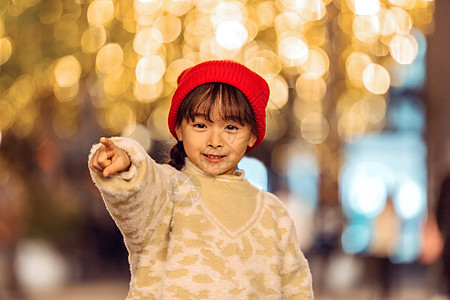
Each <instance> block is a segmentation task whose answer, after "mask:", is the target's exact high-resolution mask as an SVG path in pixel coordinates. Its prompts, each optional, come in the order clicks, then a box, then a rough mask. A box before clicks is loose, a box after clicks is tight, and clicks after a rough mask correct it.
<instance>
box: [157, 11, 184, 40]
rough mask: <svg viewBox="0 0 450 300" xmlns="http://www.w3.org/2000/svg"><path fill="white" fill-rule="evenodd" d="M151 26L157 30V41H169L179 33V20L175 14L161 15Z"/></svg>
mask: <svg viewBox="0 0 450 300" xmlns="http://www.w3.org/2000/svg"><path fill="white" fill-rule="evenodd" d="M153 28H154V29H156V30H158V31H159V34H157V35H156V36H155V39H156V40H157V41H158V42H160V43H170V42H172V41H174V40H175V39H176V38H177V37H178V36H179V35H180V32H181V21H180V19H178V18H177V17H175V16H162V17H160V18H159V19H158V20H156V22H155V23H154V24H153ZM152 32H154V31H152Z"/></svg>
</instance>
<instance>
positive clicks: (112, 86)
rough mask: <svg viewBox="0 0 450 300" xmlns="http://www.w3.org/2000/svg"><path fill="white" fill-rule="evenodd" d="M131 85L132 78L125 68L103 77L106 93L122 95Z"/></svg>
mask: <svg viewBox="0 0 450 300" xmlns="http://www.w3.org/2000/svg"><path fill="white" fill-rule="evenodd" d="M129 86H130V80H129V78H128V76H127V73H126V70H125V69H124V68H118V69H117V70H115V71H113V72H111V73H108V74H106V75H105V77H104V79H103V90H104V91H105V94H106V95H109V96H120V95H122V94H124V93H125V92H126V90H127V88H128V87H129Z"/></svg>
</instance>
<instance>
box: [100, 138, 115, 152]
mask: <svg viewBox="0 0 450 300" xmlns="http://www.w3.org/2000/svg"><path fill="white" fill-rule="evenodd" d="M100 143H102V144H103V145H104V146H105V147H106V150H107V151H112V150H114V149H115V148H116V145H114V143H113V141H111V139H107V138H101V139H100Z"/></svg>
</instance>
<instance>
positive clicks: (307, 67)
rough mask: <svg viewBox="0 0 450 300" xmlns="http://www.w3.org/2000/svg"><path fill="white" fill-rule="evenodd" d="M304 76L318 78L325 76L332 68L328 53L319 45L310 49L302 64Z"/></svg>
mask: <svg viewBox="0 0 450 300" xmlns="http://www.w3.org/2000/svg"><path fill="white" fill-rule="evenodd" d="M300 67H301V70H302V76H305V77H307V78H311V79H316V78H320V77H322V76H324V75H325V74H326V73H327V72H328V69H329V68H330V60H329V58H328V55H327V53H326V52H325V51H324V50H322V49H321V48H319V47H315V46H313V47H311V48H310V49H309V54H308V58H307V59H306V61H305V62H303V63H302V64H301V66H300Z"/></svg>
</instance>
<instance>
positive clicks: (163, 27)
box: [0, 0, 434, 145]
mask: <svg viewBox="0 0 450 300" xmlns="http://www.w3.org/2000/svg"><path fill="white" fill-rule="evenodd" d="M0 11H2V15H1V16H0V66H1V68H2V72H4V73H2V76H1V77H0V88H2V90H1V94H0V130H1V132H2V133H3V134H7V132H6V131H9V130H11V132H12V133H13V134H17V135H18V136H20V137H24V136H28V135H29V134H31V133H32V132H33V130H34V128H35V127H36V126H35V125H36V124H35V123H37V124H40V123H41V120H40V119H39V117H36V112H40V110H41V109H43V108H42V107H41V106H40V105H33V103H39V101H38V100H37V98H39V97H48V96H49V95H52V97H51V98H52V99H54V101H53V102H54V105H56V106H57V108H56V109H55V110H54V111H53V112H51V113H49V117H50V118H51V120H52V122H49V124H51V127H52V128H53V130H54V133H55V135H56V137H58V138H61V139H67V138H71V137H73V136H74V135H76V134H77V132H79V130H80V128H79V121H80V118H81V116H80V107H82V105H81V104H80V103H82V102H83V101H82V99H83V98H84V97H83V92H84V89H86V91H87V92H88V93H89V97H88V98H89V101H90V102H87V103H88V104H89V105H92V106H93V109H94V110H95V114H96V117H97V120H98V123H99V125H100V126H101V127H102V128H103V129H104V130H105V131H107V132H108V133H112V134H120V133H121V132H122V131H123V130H124V129H125V128H128V129H129V130H131V129H130V128H133V129H135V128H137V126H138V123H140V122H145V121H146V120H147V126H148V128H149V129H150V130H151V138H152V139H160V140H165V139H167V138H168V137H170V134H169V133H168V130H167V128H166V127H167V125H166V117H167V112H168V107H169V104H168V103H169V102H170V98H171V96H172V93H173V91H174V89H175V88H176V85H177V77H178V76H179V74H180V73H181V72H182V71H183V70H185V69H186V68H188V67H191V66H193V65H194V64H197V63H200V62H202V61H205V60H210V59H233V60H236V61H239V62H241V63H243V64H245V65H246V66H247V67H249V68H250V69H252V70H253V71H255V72H256V73H258V74H260V75H261V76H263V77H264V78H265V79H266V80H267V81H268V83H269V85H270V88H271V96H270V102H269V105H268V125H269V127H268V131H267V139H269V140H271V141H276V140H277V139H279V138H280V137H286V136H289V137H293V138H298V139H301V140H305V141H307V142H308V144H312V145H316V144H320V143H327V142H328V141H330V140H331V139H330V140H328V139H327V137H328V134H329V132H328V131H329V130H330V128H337V129H338V133H339V137H338V138H341V139H342V140H343V141H346V142H351V141H353V140H354V139H355V138H356V137H358V136H360V135H362V134H366V133H371V132H379V131H381V130H383V128H384V127H383V126H385V123H386V113H387V106H388V105H387V101H388V100H387V99H388V91H389V87H390V86H395V87H401V86H402V85H404V84H406V83H407V79H408V76H409V75H408V72H410V68H411V64H413V63H415V62H416V60H417V59H418V57H419V58H421V57H423V56H420V53H419V45H420V47H422V42H423V41H422V40H421V39H419V38H417V35H416V34H415V33H414V32H421V34H424V35H426V34H428V33H430V32H431V31H432V30H433V13H434V1H427V0H386V1H381V0H341V1H332V0H256V1H251V2H250V1H246V0H134V1H125V0H89V1H62V0H48V1H47V0H46V1H40V0H32V1H26V0H19V1H13V2H11V1H10V2H8V4H6V5H4V6H1V7H0ZM33 13H34V14H35V15H33ZM31 16H32V17H33V19H27V18H29V17H31ZM12 19H14V20H18V22H19V21H20V22H25V23H24V24H26V25H27V26H24V27H22V29H21V30H20V32H19V31H18V30H17V28H18V27H17V28H16V27H15V25H14V26H12V25H9V24H15V23H14V22H12V23H9V21H10V20H12ZM19 19H20V20H19ZM411 32H412V33H411ZM22 37H23V38H22ZM25 37H26V39H27V40H29V37H36V42H35V43H30V42H27V41H26V39H25ZM49 40H51V41H52V43H51V44H48V43H49ZM425 42H426V41H425ZM27 48H30V50H31V51H28V52H30V53H31V52H32V53H31V54H29V55H24V54H23V53H24V49H27ZM50 48H51V49H52V51H50V52H51V53H50V52H49V51H47V50H42V49H50ZM421 49H422V48H421ZM421 49H420V50H421ZM333 62H336V63H333ZM408 67H409V69H408ZM19 74H22V75H23V74H29V75H26V76H19ZM336 95H340V96H336ZM335 97H338V99H334V98H335ZM333 106H335V107H333ZM334 108H335V109H334ZM26 111H29V112H26ZM285 113H292V114H293V115H294V119H295V123H296V124H295V125H296V126H291V124H288V121H287V120H289V118H284V117H283V116H284V114H285ZM333 114H336V115H333ZM22 115H23V116H22ZM41 126H43V125H42V124H41ZM288 131H292V132H289V133H288Z"/></svg>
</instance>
